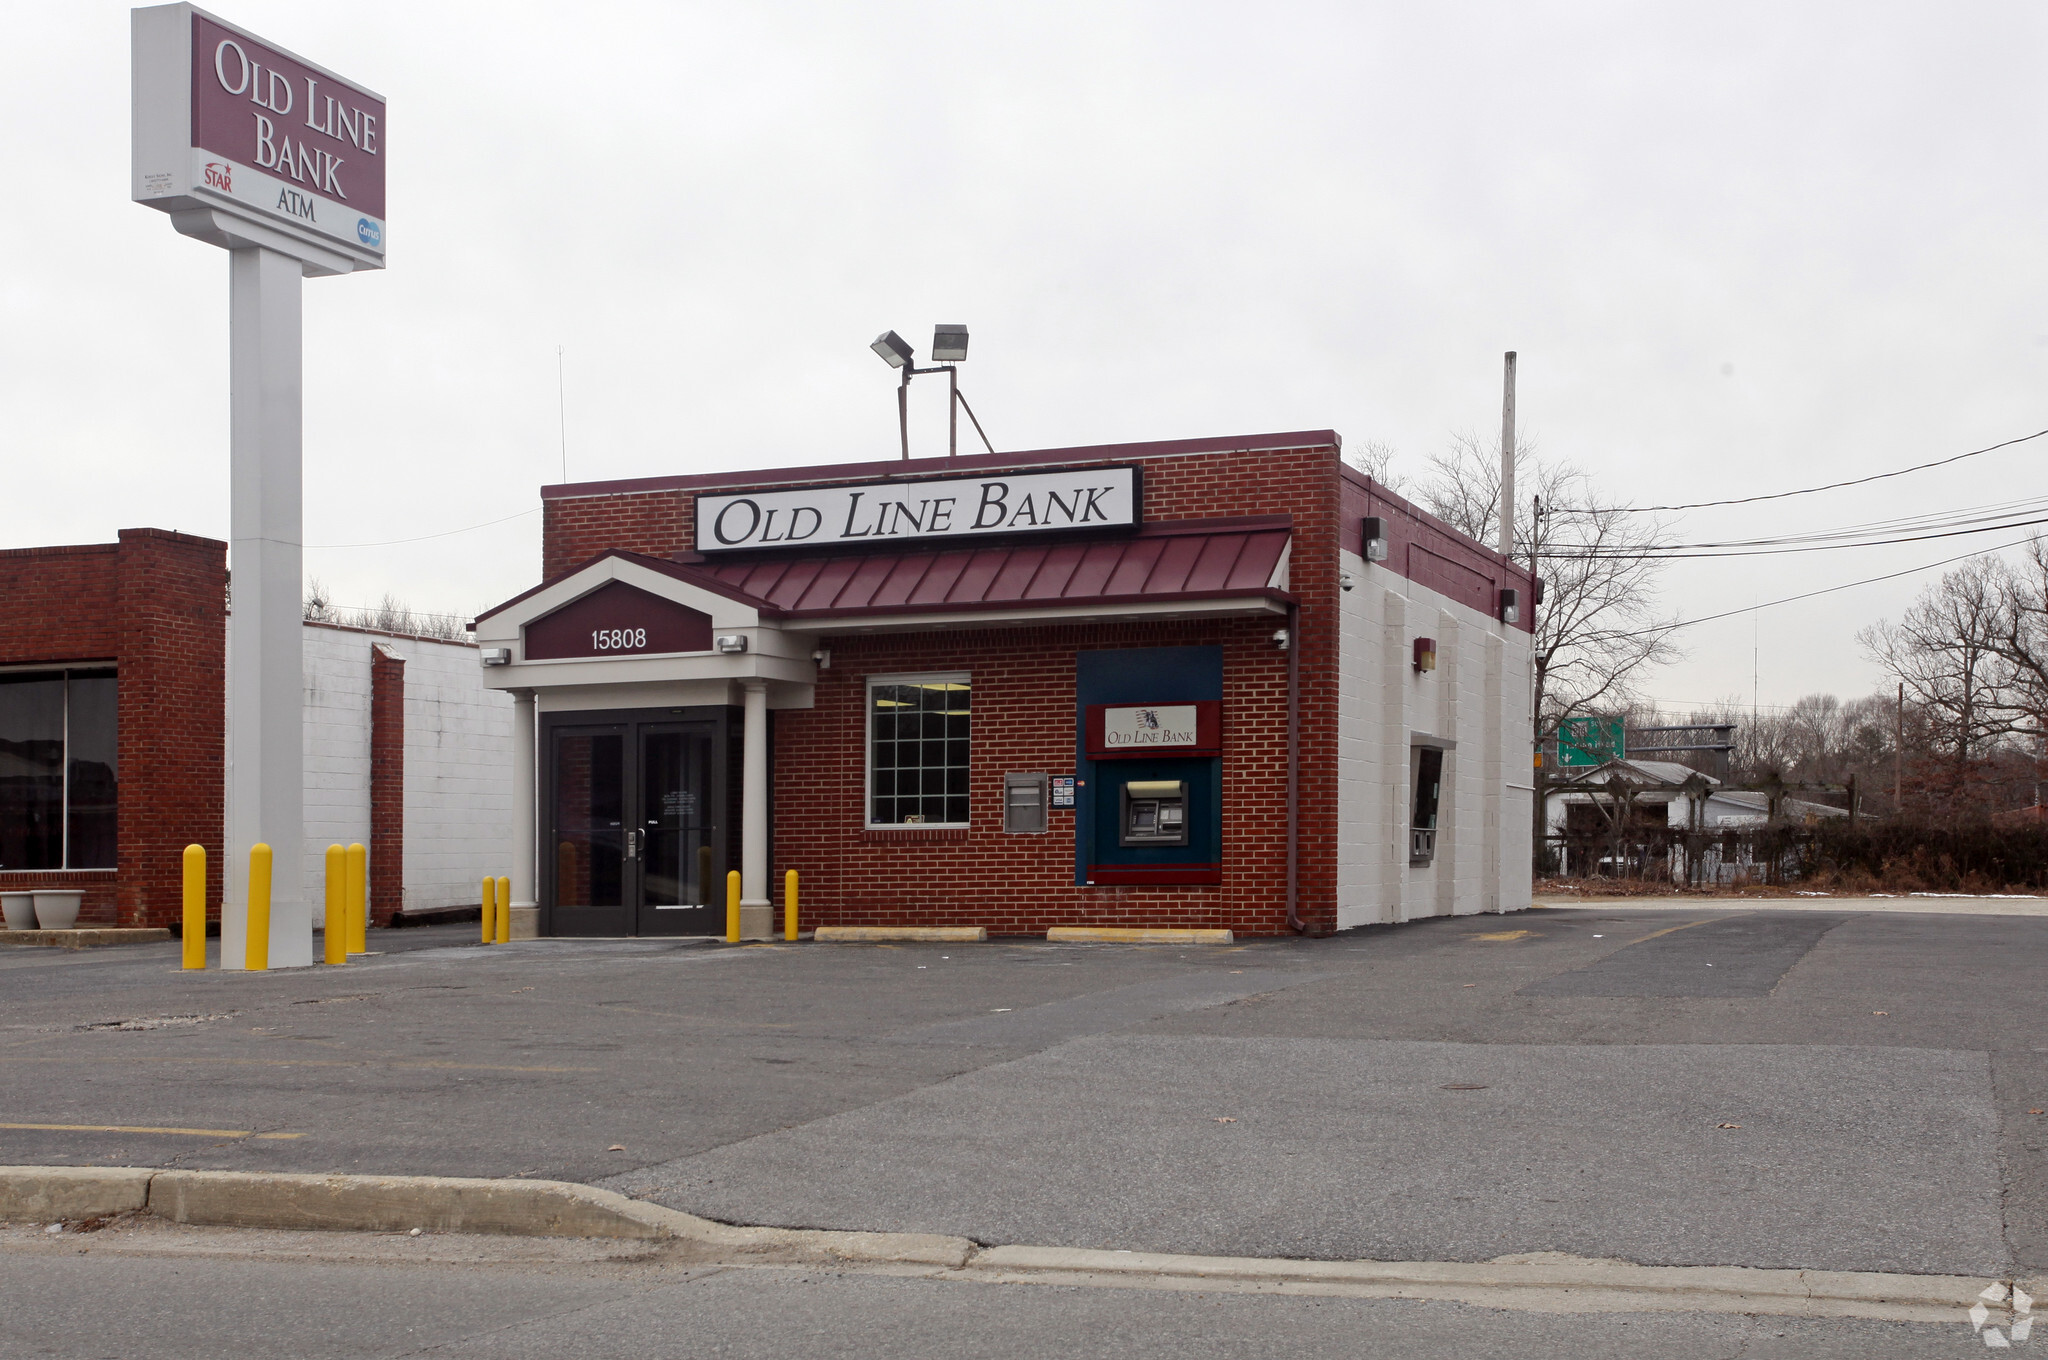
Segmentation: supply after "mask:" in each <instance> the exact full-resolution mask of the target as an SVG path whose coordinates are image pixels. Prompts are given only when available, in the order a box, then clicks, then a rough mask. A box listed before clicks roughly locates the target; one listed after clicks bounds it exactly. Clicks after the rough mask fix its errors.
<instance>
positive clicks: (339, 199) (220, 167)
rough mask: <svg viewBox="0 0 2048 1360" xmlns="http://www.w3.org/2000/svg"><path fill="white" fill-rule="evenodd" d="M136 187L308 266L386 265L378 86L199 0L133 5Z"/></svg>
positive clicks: (222, 233)
mask: <svg viewBox="0 0 2048 1360" xmlns="http://www.w3.org/2000/svg"><path fill="white" fill-rule="evenodd" d="M132 36H133V57H134V72H133V77H134V96H135V97H134V120H135V122H134V137H133V151H134V185H133V194H134V198H135V201H136V202H138V203H143V204H146V205H148V206H149V207H152V208H157V209H160V210H162V211H164V212H167V213H170V214H171V215H172V217H173V219H174V220H176V221H177V224H178V230H180V231H182V232H185V233H186V234H188V235H193V236H199V237H201V238H202V239H207V240H211V241H213V242H214V243H215V244H217V245H226V246H229V247H230V248H234V247H239V246H246V245H257V246H271V247H273V248H276V249H279V250H281V251H283V252H284V253H286V254H296V255H298V256H299V257H300V258H301V259H303V260H304V262H305V263H306V265H307V271H308V272H309V273H323V274H337V273H346V272H349V271H350V270H352V269H381V268H383V265H384V235H385V222H384V162H385V159H386V154H385V153H386V145H387V143H388V142H389V134H390V127H389V124H388V122H387V119H386V115H385V109H384V99H383V96H381V95H378V94H375V93H372V92H371V91H370V90H368V89H366V88H364V87H363V86H361V85H359V84H357V83H356V82H354V81H351V80H347V79H344V78H343V77H341V76H338V75H336V74H335V73H334V72H332V71H329V70H328V69H327V68H326V67H324V66H316V65H314V64H313V63H312V62H309V61H307V60H305V59H304V58H303V57H298V56H295V55H293V54H292V53H290V52H287V51H286V50H284V49H283V48H281V47H278V46H276V45H275V44H273V43H269V42H266V41H264V40H263V39H261V38H259V37H257V36H256V35H255V34H253V33H250V32H249V31H248V30H247V29H243V28H238V27H236V26H235V25H233V24H230V23H228V22H226V21H225V20H223V19H217V18H215V17H214V16H213V15H211V14H208V13H207V12H206V11H204V10H201V9H196V8H194V7H193V6H191V5H185V4H178V5H157V6H153V7H151V8H148V9H138V10H135V11H134V12H133V24H132Z"/></svg>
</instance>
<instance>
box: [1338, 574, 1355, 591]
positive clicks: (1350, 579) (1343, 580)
mask: <svg viewBox="0 0 2048 1360" xmlns="http://www.w3.org/2000/svg"><path fill="white" fill-rule="evenodd" d="M1337 584H1338V585H1340V586H1342V587H1344V589H1346V590H1349V589H1351V588H1352V587H1353V586H1355V585H1357V584H1358V578H1357V577H1356V576H1353V575H1352V574H1351V573H1350V572H1348V571H1340V572H1338V573H1337Z"/></svg>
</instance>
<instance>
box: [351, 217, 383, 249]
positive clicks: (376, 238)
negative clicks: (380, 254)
mask: <svg viewBox="0 0 2048 1360" xmlns="http://www.w3.org/2000/svg"><path fill="white" fill-rule="evenodd" d="M356 239H357V240H358V241H361V242H362V243H363V244H364V245H366V246H378V245H382V244H383V242H384V228H382V227H380V226H378V225H377V224H376V223H375V222H372V221H371V220H370V219H369V218H367V217H359V218H357V219H356Z"/></svg>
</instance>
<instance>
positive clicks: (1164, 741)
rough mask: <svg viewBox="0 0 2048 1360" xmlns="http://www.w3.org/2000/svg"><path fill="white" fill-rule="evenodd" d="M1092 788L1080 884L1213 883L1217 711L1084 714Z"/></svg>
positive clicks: (1173, 707)
mask: <svg viewBox="0 0 2048 1360" xmlns="http://www.w3.org/2000/svg"><path fill="white" fill-rule="evenodd" d="M1086 722H1087V745H1086V751H1087V757H1088V767H1089V775H1090V778H1091V781H1092V784H1093V789H1092V792H1093V793H1094V797H1093V798H1092V799H1091V800H1090V802H1091V803H1092V805H1093V809H1092V811H1093V815H1092V817H1091V818H1089V819H1088V820H1089V821H1090V822H1091V823H1092V825H1091V826H1089V827H1088V828H1087V830H1088V832H1089V839H1090V843H1089V845H1088V846H1087V847H1086V851H1085V859H1084V864H1083V868H1084V874H1085V876H1084V878H1083V880H1082V881H1083V882H1085V883H1090V884H1095V885H1099V886H1110V885H1115V884H1142V883H1160V884H1166V883H1220V882H1222V881H1223V865H1222V825H1223V815H1222V814H1223V807H1222V765H1223V760H1222V756H1223V743H1222V722H1223V705H1222V704H1221V702H1219V701H1216V700H1183V701H1175V700H1171V699H1162V700H1160V701H1157V702H1153V703H1144V704H1091V705H1088V706H1087V711H1086Z"/></svg>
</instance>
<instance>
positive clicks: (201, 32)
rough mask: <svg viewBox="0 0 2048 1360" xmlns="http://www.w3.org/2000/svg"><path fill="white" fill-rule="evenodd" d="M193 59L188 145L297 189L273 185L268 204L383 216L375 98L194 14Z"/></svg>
mask: <svg viewBox="0 0 2048 1360" xmlns="http://www.w3.org/2000/svg"><path fill="white" fill-rule="evenodd" d="M192 67H193V70H192V124H193V126H192V131H193V140H194V143H195V145H199V146H203V147H205V148H206V149H207V150H209V151H213V152H217V153H219V154H221V155H224V156H227V157H229V158H230V159H231V160H234V161H238V162H240V163H241V164H244V165H250V166H253V167H255V168H256V169H258V170H261V171H263V172H265V173H266V174H270V175H274V176H276V177H277V179H278V180H281V181H283V180H289V181H290V182H291V184H292V185H297V186H301V187H302V188H303V190H304V192H301V191H300V189H295V188H292V187H290V186H286V185H280V186H279V189H278V195H277V202H276V203H275V204H274V205H271V206H273V208H274V210H275V211H277V212H279V213H284V214H287V215H289V216H292V217H297V218H301V219H304V220H307V221H317V220H318V217H317V209H318V207H319V206H320V205H321V203H322V201H323V200H324V202H325V204H326V206H328V207H330V208H333V209H335V210H336V212H337V213H338V214H345V215H346V216H347V217H348V218H349V219H351V221H352V220H353V219H354V218H355V216H356V215H357V214H367V215H368V216H369V217H371V218H379V219H381V218H382V217H383V215H384V167H383V149H384V105H383V103H382V102H381V101H379V100H377V99H376V98H374V97H372V96H370V95H367V94H365V93H363V92H362V91H360V90H357V89H354V88H352V87H350V86H348V85H345V84H342V83H341V82H339V81H337V80H336V79H334V78H333V77H331V76H329V75H327V74H326V73H324V72H321V71H316V70H313V69H310V68H308V67H307V66H305V65H303V64H302V63H300V62H297V61H294V60H293V59H292V58H290V57H289V56H287V55H285V54H284V53H281V52H277V51H274V50H272V49H270V48H268V47H266V46H264V45H263V44H262V43H259V42H257V41H255V40H254V39H252V38H250V37H248V36H247V35H245V34H240V33H235V32H232V31H230V30H228V29H225V28H222V27H220V26H219V25H217V24H214V23H211V22H209V21H208V20H207V19H206V18H205V17H204V16H201V15H194V16H193V29H192Z"/></svg>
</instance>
